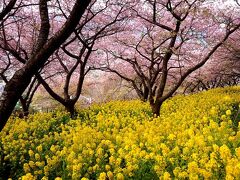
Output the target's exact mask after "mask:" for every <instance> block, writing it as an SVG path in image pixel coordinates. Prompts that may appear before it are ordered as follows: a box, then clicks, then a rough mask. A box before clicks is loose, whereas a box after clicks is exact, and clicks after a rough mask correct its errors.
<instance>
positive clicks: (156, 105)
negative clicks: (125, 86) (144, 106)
mask: <svg viewBox="0 0 240 180" xmlns="http://www.w3.org/2000/svg"><path fill="white" fill-rule="evenodd" d="M150 105H151V109H152V113H153V116H156V117H158V116H160V109H161V106H162V102H157V103H152V104H150Z"/></svg>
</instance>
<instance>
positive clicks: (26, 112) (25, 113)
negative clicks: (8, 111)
mask: <svg viewBox="0 0 240 180" xmlns="http://www.w3.org/2000/svg"><path fill="white" fill-rule="evenodd" d="M20 103H21V106H22V113H23V116H24V117H27V116H28V115H29V104H28V102H27V100H26V99H25V98H20Z"/></svg>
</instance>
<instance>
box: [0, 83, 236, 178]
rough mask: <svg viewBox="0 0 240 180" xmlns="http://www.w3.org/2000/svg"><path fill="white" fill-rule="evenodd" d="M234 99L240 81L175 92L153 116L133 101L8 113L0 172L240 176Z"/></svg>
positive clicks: (25, 175)
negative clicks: (72, 113)
mask: <svg viewBox="0 0 240 180" xmlns="http://www.w3.org/2000/svg"><path fill="white" fill-rule="evenodd" d="M239 103H240V87H231V88H224V89H214V90H210V91H207V92H202V93H198V94H194V95H189V96H183V95H178V96H176V97H174V98H172V99H170V100H168V101H166V102H165V103H164V104H163V107H162V109H161V116H160V117H157V118H154V117H153V116H152V114H151V109H150V107H149V105H148V104H147V103H142V102H140V101H128V102H126V101H115V102H110V103H107V104H104V105H94V106H93V107H91V108H90V109H86V110H81V111H80V112H79V117H78V118H77V119H76V120H71V119H70V118H69V116H68V114H66V113H63V112H55V113H38V114H35V115H30V116H29V118H28V119H26V120H22V119H18V118H12V119H11V120H10V121H9V122H8V123H7V125H6V127H5V128H4V130H3V131H2V132H1V133H0V138H1V143H0V149H1V152H2V153H0V155H1V158H0V161H3V162H1V163H0V164H3V165H2V166H1V165H0V173H4V172H6V174H10V175H9V177H8V178H12V179H20V180H21V179H22V180H28V179H29V180H32V179H42V180H47V179H56V180H60V179H73V180H74V179H76V180H77V179H82V180H87V179H100V180H105V179H109V180H114V179H115V180H124V179H162V180H169V179H186V178H187V179H192V180H194V179H229V180H230V179H234V178H239V177H240V147H239V144H240V130H239V129H238V121H239V116H240V115H239V114H238V113H239ZM6 167H8V168H6ZM9 167H10V168H9Z"/></svg>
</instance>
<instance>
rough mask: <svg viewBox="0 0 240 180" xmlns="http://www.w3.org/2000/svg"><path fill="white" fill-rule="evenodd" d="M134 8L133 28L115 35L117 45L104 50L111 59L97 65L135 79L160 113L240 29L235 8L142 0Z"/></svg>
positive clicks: (195, 2)
mask: <svg viewBox="0 0 240 180" xmlns="http://www.w3.org/2000/svg"><path fill="white" fill-rule="evenodd" d="M140 7H143V8H140ZM133 11H134V12H135V17H134V18H133V19H132V21H131V22H130V23H129V24H130V27H129V29H127V30H126V32H124V33H119V34H117V35H116V36H115V37H113V39H115V44H114V46H115V47H118V48H117V49H115V48H113V47H111V46H110V47H107V48H105V49H103V50H102V52H103V53H105V57H106V59H107V62H106V63H105V64H104V65H101V67H99V68H98V69H102V70H105V71H110V72H113V73H115V74H117V75H118V76H119V77H121V78H123V79H125V80H126V81H128V82H129V83H131V84H132V86H133V87H134V88H135V89H136V91H137V94H138V95H139V97H141V99H143V100H148V101H149V102H150V105H151V107H152V111H153V113H154V114H156V115H159V114H160V108H161V105H162V103H163V102H164V101H165V100H166V99H168V98H169V97H171V96H172V95H173V94H174V93H175V92H176V90H177V89H178V88H179V87H180V86H181V84H182V83H183V81H184V80H185V79H186V78H187V77H188V76H189V75H190V74H192V73H193V72H194V71H196V70H197V69H199V68H200V67H202V66H203V65H204V64H205V63H206V62H207V61H208V60H209V59H211V58H212V56H213V55H214V54H215V52H216V51H217V50H218V49H219V48H220V47H221V46H222V45H223V44H224V42H226V40H227V39H228V38H229V37H230V35H232V34H233V33H234V32H235V31H237V30H238V29H239V27H240V24H239V17H237V16H236V14H237V13H236V12H235V13H230V12H227V13H226V12H223V11H222V10H221V9H218V8H217V7H216V5H215V6H214V5H212V4H211V3H209V2H208V1H197V0H195V1H185V0H181V1H173V0H166V1H157V0H148V1H140V2H139V4H138V5H136V6H134V8H133ZM134 24H135V26H134V28H132V29H131V25H134ZM126 34H127V36H126Z"/></svg>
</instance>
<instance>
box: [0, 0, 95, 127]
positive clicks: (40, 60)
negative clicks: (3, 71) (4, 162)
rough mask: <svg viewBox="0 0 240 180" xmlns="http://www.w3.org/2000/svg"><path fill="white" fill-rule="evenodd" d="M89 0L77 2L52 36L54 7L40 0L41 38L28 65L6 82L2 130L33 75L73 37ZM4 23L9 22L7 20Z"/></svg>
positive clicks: (1, 106)
mask: <svg viewBox="0 0 240 180" xmlns="http://www.w3.org/2000/svg"><path fill="white" fill-rule="evenodd" d="M90 2H91V1H90V0H86V1H80V0H76V1H74V2H73V5H72V8H71V9H72V10H71V11H70V13H69V14H67V15H68V19H67V20H66V21H65V22H64V23H63V25H62V26H61V27H60V28H59V29H55V31H54V33H53V34H51V36H49V32H50V27H51V22H50V21H49V11H50V12H51V11H53V10H52V9H51V8H53V7H54V6H53V7H51V8H49V5H48V2H47V1H45V0H40V1H39V2H38V3H37V4H38V5H37V7H38V8H39V12H38V11H34V12H35V13H39V14H35V15H36V16H39V17H40V22H38V23H37V25H38V26H40V28H39V30H38V31H37V33H38V38H37V41H36V42H33V43H34V44H33V47H34V48H33V51H32V52H31V56H30V57H29V59H28V61H26V62H25V64H24V65H23V66H22V67H21V68H20V69H18V70H17V71H16V72H15V73H14V75H13V76H12V77H11V79H10V80H9V81H8V83H7V84H6V86H5V88H4V91H3V93H2V95H1V97H0V130H2V128H3V127H4V125H5V124H6V122H7V120H8V118H9V116H10V115H11V113H12V111H13V109H14V107H15V105H16V103H17V101H18V100H19V98H20V97H21V95H22V93H23V92H24V91H25V89H26V88H27V87H28V85H29V83H30V82H31V80H32V77H33V76H34V75H35V74H38V71H39V70H40V69H41V68H43V67H44V64H45V63H46V61H47V60H48V58H49V57H50V56H51V55H52V54H53V53H54V51H55V50H57V49H58V48H59V47H60V45H61V44H62V43H64V41H66V40H67V38H68V37H69V36H71V34H72V33H73V32H74V30H75V27H76V26H77V25H78V23H79V21H80V19H81V17H82V15H83V14H84V12H85V9H86V8H87V7H88V5H89V4H90ZM49 3H50V2H49ZM26 12H28V9H22V11H21V12H19V13H20V14H19V17H21V15H22V14H24V13H26ZM15 17H16V16H15ZM5 23H7V22H6V21H5ZM4 26H5V25H3V27H4ZM13 31H14V30H13V29H12V32H11V31H9V32H7V33H13ZM2 39H4V37H1V40H2ZM16 90H17V91H16Z"/></svg>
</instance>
